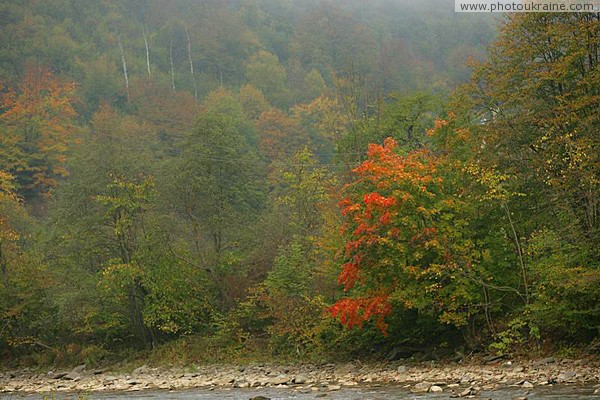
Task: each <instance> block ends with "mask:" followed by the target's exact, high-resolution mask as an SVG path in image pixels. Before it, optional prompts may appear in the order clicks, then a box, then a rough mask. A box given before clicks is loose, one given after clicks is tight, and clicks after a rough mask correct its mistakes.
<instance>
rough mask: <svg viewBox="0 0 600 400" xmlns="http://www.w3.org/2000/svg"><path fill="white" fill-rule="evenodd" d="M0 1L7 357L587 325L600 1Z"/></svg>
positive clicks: (599, 313) (223, 352) (191, 356)
mask: <svg viewBox="0 0 600 400" xmlns="http://www.w3.org/2000/svg"><path fill="white" fill-rule="evenodd" d="M452 6H453V5H452V2H446V1H445V2H439V3H438V2H435V3H434V2H417V1H409V0H401V1H392V0H376V1H369V2H363V1H359V0H356V1H354V0H352V1H329V0H303V1H292V0H284V1H271V0H236V1H233V0H231V1H191V0H190V1H187V0H153V1H138V0H127V1H104V0H92V1H78V0H57V1H41V0H39V1H38V0H32V1H27V2H25V1H17V0H15V1H3V2H1V3H0V55H1V56H0V357H1V359H2V362H3V363H5V362H6V363H7V365H8V364H13V363H17V362H20V363H25V364H29V365H46V364H52V363H55V364H73V363H76V362H82V361H83V362H86V363H91V364H94V363H102V362H104V361H105V360H113V359H115V358H119V357H123V356H125V355H131V354H134V353H136V352H139V351H152V352H153V354H169V353H174V354H178V356H179V357H180V358H181V359H183V361H186V360H187V361H201V360H209V359H210V360H224V359H236V358H242V357H255V356H259V355H261V356H265V355H266V356H268V357H282V358H290V357H291V358H301V359H311V358H320V359H324V358H331V359H335V358H342V359H343V358H352V357H362V356H366V355H368V356H370V357H373V356H375V357H380V358H385V357H388V358H390V357H392V358H393V357H415V358H420V359H426V358H430V357H445V356H447V357H450V356H452V355H453V354H455V352H456V351H462V352H464V351H476V352H482V353H491V354H514V353H517V352H519V350H520V349H522V348H523V346H527V347H529V348H534V349H537V351H539V352H540V353H543V352H548V351H552V350H556V349H558V348H561V347H562V348H578V349H585V350H586V351H597V350H598V347H599V346H598V343H599V342H598V340H599V339H598V335H599V333H600V332H599V329H600V308H599V307H600V253H599V252H600V191H599V189H600V150H599V149H600V143H599V141H600V135H599V134H598V130H599V129H600V114H599V113H598V110H600V93H599V90H600V67H599V61H600V14H587V13H579V14H575V13H571V14H569V13H556V14H543V13H535V14H518V15H510V16H505V17H504V18H503V19H498V18H492V17H491V16H489V15H476V14H454V12H453V8H452Z"/></svg>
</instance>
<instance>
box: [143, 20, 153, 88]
mask: <svg viewBox="0 0 600 400" xmlns="http://www.w3.org/2000/svg"><path fill="white" fill-rule="evenodd" d="M142 33H143V34H144V45H145V46H146V69H147V70H148V78H152V72H151V71H150V49H149V47H148V36H147V35H146V24H144V25H143V31H142Z"/></svg>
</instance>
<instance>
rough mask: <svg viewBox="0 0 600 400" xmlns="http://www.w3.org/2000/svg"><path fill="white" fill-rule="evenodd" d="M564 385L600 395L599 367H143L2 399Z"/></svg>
mask: <svg viewBox="0 0 600 400" xmlns="http://www.w3.org/2000/svg"><path fill="white" fill-rule="evenodd" d="M556 384H560V386H563V385H565V384H573V385H579V386H581V385H585V386H586V387H589V388H590V390H591V391H590V394H591V395H593V394H595V395H600V385H599V384H600V360H597V359H586V360H556V359H554V358H546V359H543V360H535V361H507V360H496V361H492V362H488V363H485V362H483V361H479V362H473V363H467V364H459V363H419V364H403V363H398V362H395V363H380V364H374V363H369V364H362V363H360V362H354V363H347V364H322V365H311V364H301V365H294V366H282V365H267V364H250V365H246V366H232V365H210V366H190V367H187V368H154V367H152V366H148V365H142V366H140V367H138V368H136V369H134V370H133V371H130V372H119V373H117V372H113V371H110V370H95V369H91V368H86V366H84V365H81V366H78V367H76V368H74V369H72V370H57V371H47V372H44V373H39V372H37V373H34V372H32V371H28V370H21V371H15V372H3V373H0V392H2V393H5V394H7V393H8V394H10V393H12V394H15V393H50V392H54V393H56V392H137V391H142V390H145V391H155V390H165V389H166V390H185V389H192V388H202V389H206V390H223V389H226V388H239V389H250V388H264V389H277V390H279V391H281V390H290V391H293V392H296V393H309V394H314V395H315V397H318V396H320V395H326V394H328V393H330V394H333V393H335V392H338V391H344V390H348V389H351V388H355V387H356V388H363V389H364V388H373V387H378V386H381V385H393V386H394V387H398V388H401V389H403V390H405V391H410V392H412V393H431V394H440V395H444V397H446V398H447V397H455V398H470V397H474V396H477V395H478V394H480V393H490V392H493V391H496V390H502V389H506V388H511V387H514V388H519V389H522V392H523V393H525V394H526V393H527V392H528V391H533V390H534V389H535V388H540V387H541V386H543V387H544V390H545V391H546V392H547V388H550V387H551V386H553V385H556Z"/></svg>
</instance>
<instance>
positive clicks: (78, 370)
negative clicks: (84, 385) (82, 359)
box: [72, 364, 86, 374]
mask: <svg viewBox="0 0 600 400" xmlns="http://www.w3.org/2000/svg"><path fill="white" fill-rule="evenodd" d="M85 367H86V365H85V364H81V365H78V366H76V367H75V368H73V371H72V372H76V373H78V374H80V373H82V372H83V370H84V369H85Z"/></svg>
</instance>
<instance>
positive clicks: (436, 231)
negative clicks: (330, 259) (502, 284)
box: [329, 138, 476, 333]
mask: <svg viewBox="0 0 600 400" xmlns="http://www.w3.org/2000/svg"><path fill="white" fill-rule="evenodd" d="M396 147H397V144H396V142H395V141H394V140H393V139H392V138H388V139H386V140H385V142H384V145H383V146H381V145H376V144H371V145H369V150H368V157H367V160H365V161H364V162H363V163H362V164H361V165H360V166H359V167H357V168H355V169H354V170H353V175H354V176H355V179H354V181H353V182H351V183H350V184H348V185H347V186H346V187H345V188H344V197H343V199H342V200H341V201H340V203H339V204H340V207H341V211H342V215H343V216H344V218H345V224H344V226H343V229H342V232H343V234H344V235H345V236H346V238H347V240H346V245H345V248H344V250H343V260H344V262H343V265H342V271H341V273H340V275H339V279H338V281H339V283H340V284H341V285H343V288H344V291H345V292H346V295H347V296H346V297H344V298H342V299H340V300H338V301H337V302H336V303H335V304H334V305H333V306H331V307H330V309H329V311H330V312H331V314H332V315H333V316H334V317H337V318H339V319H340V321H341V322H342V324H344V325H346V326H348V327H353V326H359V327H360V326H362V325H363V324H364V323H365V322H367V321H369V320H371V319H374V320H375V324H376V325H377V327H378V328H379V329H380V330H381V331H382V332H384V333H386V330H387V324H386V322H385V317H386V316H389V315H390V314H391V313H392V312H394V310H395V309H396V307H398V308H404V309H410V308H415V309H417V310H419V311H423V312H428V313H430V314H432V316H435V317H436V318H439V320H440V321H442V322H444V323H449V324H453V325H456V326H460V325H464V324H465V323H466V321H467V317H468V315H469V313H470V307H469V304H470V303H471V301H472V300H473V296H476V295H473V293H474V292H475V291H473V290H471V289H470V288H469V287H470V285H472V284H473V280H472V279H469V278H468V276H469V275H471V274H472V271H471V270H472V269H473V268H474V262H473V257H474V255H475V253H474V251H473V248H472V247H473V246H472V244H471V243H470V242H469V240H468V239H467V238H466V237H465V236H464V231H463V230H462V229H461V226H463V225H464V221H463V220H461V218H460V217H459V212H458V209H459V208H460V207H461V203H460V202H459V201H458V200H457V198H456V196H453V195H452V194H451V192H450V191H449V190H447V189H446V186H447V185H446V182H445V179H444V177H443V175H442V170H443V168H442V166H443V159H441V158H439V157H438V156H436V155H435V154H433V153H432V152H430V151H429V150H426V149H420V150H416V151H412V152H410V153H408V154H406V155H402V154H400V152H399V151H398V149H397V148H396ZM444 172H445V171H444Z"/></svg>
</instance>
